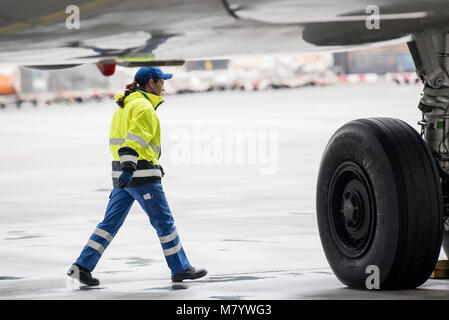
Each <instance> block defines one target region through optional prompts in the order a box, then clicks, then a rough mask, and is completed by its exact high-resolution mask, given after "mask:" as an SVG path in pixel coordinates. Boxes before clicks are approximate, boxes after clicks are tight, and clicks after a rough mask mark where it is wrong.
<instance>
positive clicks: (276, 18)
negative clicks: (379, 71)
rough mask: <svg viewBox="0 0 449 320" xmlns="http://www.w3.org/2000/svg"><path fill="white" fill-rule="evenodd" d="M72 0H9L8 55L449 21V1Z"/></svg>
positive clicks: (321, 44)
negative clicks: (73, 2) (370, 24)
mask: <svg viewBox="0 0 449 320" xmlns="http://www.w3.org/2000/svg"><path fill="white" fill-rule="evenodd" d="M71 3H72V1H70V0H42V1H25V0H14V1H13V0H2V2H1V3H0V12H1V15H0V46H1V48H2V50H1V52H0V63H10V64H11V63H13V64H20V65H25V66H32V67H36V68H41V69H57V68H63V67H71V66H74V65H77V64H83V63H97V64H100V65H103V66H108V65H110V66H115V65H116V64H118V65H124V66H138V65H154V64H156V65H164V64H165V65H169V64H174V65H176V64H181V63H182V62H183V60H186V59H195V58H205V57H230V56H233V55H241V54H273V53H301V52H312V51H323V50H342V49H348V48H351V47H360V46H370V45H373V44H376V43H382V42H384V41H391V40H398V41H407V40H408V39H409V36H410V34H412V33H418V32H421V31H423V30H426V29H432V28H436V27H438V28H441V26H445V25H447V24H449V2H447V1H446V0H338V1H335V0H279V1H272V0H270V1H269V0H188V1H187V0H184V1H183V0H164V1H156V0H132V1H131V0H128V1H123V0H121V1H120V0H80V1H78V2H77V3H78V5H77V6H76V8H75V9H77V10H73V6H72V4H71ZM376 17H377V18H379V20H378V25H377V26H375V28H370V27H369V25H367V23H368V24H369V23H370V20H371V19H374V18H376ZM76 18H78V20H76ZM75 22H78V25H76V23H75ZM105 69H106V70H105V72H106V73H108V70H107V68H105Z"/></svg>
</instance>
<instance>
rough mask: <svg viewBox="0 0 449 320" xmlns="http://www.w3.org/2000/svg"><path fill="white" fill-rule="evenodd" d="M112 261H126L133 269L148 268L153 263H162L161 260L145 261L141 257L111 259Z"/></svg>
mask: <svg viewBox="0 0 449 320" xmlns="http://www.w3.org/2000/svg"><path fill="white" fill-rule="evenodd" d="M111 260H126V262H125V263H126V264H130V265H132V266H133V267H146V266H149V265H150V264H152V263H153V262H161V260H154V259H145V258H141V257H127V258H111Z"/></svg>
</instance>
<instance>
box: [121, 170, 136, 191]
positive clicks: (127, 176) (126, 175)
mask: <svg viewBox="0 0 449 320" xmlns="http://www.w3.org/2000/svg"><path fill="white" fill-rule="evenodd" d="M132 179H133V174H132V172H129V171H127V170H123V172H122V174H121V175H120V177H119V178H118V187H119V188H120V189H123V188H126V187H127V186H128V185H129V184H130V183H131V180H132Z"/></svg>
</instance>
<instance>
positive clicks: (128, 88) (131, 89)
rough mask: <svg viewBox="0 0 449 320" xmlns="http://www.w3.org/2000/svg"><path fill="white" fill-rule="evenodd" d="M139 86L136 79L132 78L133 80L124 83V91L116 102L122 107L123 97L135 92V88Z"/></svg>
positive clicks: (123, 104) (123, 103)
mask: <svg viewBox="0 0 449 320" xmlns="http://www.w3.org/2000/svg"><path fill="white" fill-rule="evenodd" d="M138 88H139V85H138V84H137V82H136V80H134V81H133V82H131V83H129V84H127V85H126V89H125V93H124V95H123V97H121V98H120V99H118V100H117V104H118V105H119V106H120V107H121V108H123V107H124V106H125V98H126V97H127V96H128V95H129V94H131V93H133V92H135V91H136V90H137V89H138Z"/></svg>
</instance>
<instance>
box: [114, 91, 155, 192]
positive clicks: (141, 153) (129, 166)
mask: <svg viewBox="0 0 449 320" xmlns="http://www.w3.org/2000/svg"><path fill="white" fill-rule="evenodd" d="M122 96H123V94H119V95H117V96H115V99H116V100H118V99H119V98H121V97H122ZM124 102H125V106H124V107H123V108H121V107H118V108H117V110H116V111H115V113H114V115H113V117H112V122H111V128H110V131H109V148H110V151H111V153H112V157H113V161H112V182H113V185H114V187H116V186H117V184H118V178H119V177H120V175H121V174H122V171H123V170H126V171H129V172H132V173H133V179H132V181H131V183H130V184H129V185H128V187H135V186H140V185H143V184H146V183H150V182H160V181H161V177H162V176H163V169H162V167H161V166H160V165H159V161H158V160H159V158H160V156H161V129H160V124H159V119H158V117H157V115H156V109H157V107H158V106H159V105H160V104H161V103H162V102H163V99H162V97H160V96H157V95H154V94H151V93H148V92H145V91H142V90H137V91H135V92H133V93H131V94H129V95H128V96H127V97H126V98H125V101H124Z"/></svg>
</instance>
